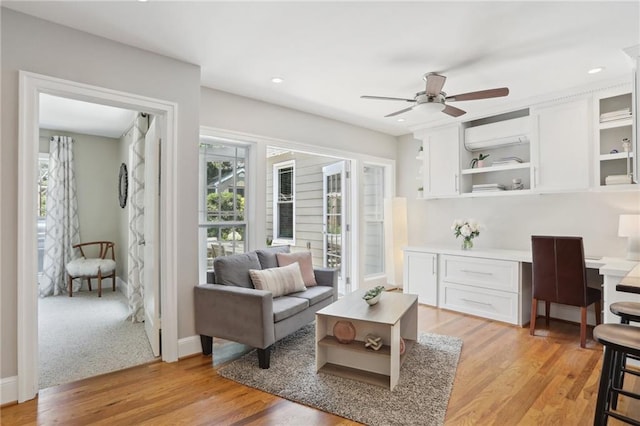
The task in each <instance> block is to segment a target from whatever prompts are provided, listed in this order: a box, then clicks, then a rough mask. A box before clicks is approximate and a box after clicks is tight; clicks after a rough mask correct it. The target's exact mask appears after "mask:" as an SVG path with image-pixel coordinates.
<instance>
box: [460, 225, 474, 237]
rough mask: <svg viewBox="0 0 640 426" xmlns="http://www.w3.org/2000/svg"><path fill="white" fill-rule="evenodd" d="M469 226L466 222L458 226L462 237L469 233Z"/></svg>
mask: <svg viewBox="0 0 640 426" xmlns="http://www.w3.org/2000/svg"><path fill="white" fill-rule="evenodd" d="M471 232H472V231H471V227H470V226H469V225H467V224H464V225H462V228H460V234H461V235H462V236H463V237H468V236H470V235H471Z"/></svg>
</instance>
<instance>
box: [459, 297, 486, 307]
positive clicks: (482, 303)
mask: <svg viewBox="0 0 640 426" xmlns="http://www.w3.org/2000/svg"><path fill="white" fill-rule="evenodd" d="M460 300H462V301H464V302H470V303H477V304H478V305H484V306H493V305H492V304H491V303H486V302H478V301H477V300H471V299H460Z"/></svg>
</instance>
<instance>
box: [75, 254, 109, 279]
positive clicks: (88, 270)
mask: <svg viewBox="0 0 640 426" xmlns="http://www.w3.org/2000/svg"><path fill="white" fill-rule="evenodd" d="M115 269H116V262H115V260H112V259H85V258H84V257H81V258H79V259H75V260H72V261H71V262H69V263H67V273H68V274H69V275H71V276H72V277H97V276H98V270H99V271H100V272H101V273H102V276H105V275H111V273H112V272H113V271H115Z"/></svg>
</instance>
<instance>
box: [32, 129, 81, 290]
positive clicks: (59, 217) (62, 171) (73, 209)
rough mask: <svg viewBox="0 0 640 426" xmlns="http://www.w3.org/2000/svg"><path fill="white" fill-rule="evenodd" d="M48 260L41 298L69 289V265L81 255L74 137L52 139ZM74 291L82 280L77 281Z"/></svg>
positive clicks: (78, 287) (41, 281) (50, 148)
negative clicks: (67, 273) (74, 165)
mask: <svg viewBox="0 0 640 426" xmlns="http://www.w3.org/2000/svg"><path fill="white" fill-rule="evenodd" d="M46 203H47V204H46V232H45V238H44V260H43V266H42V269H43V271H42V277H41V279H40V286H39V291H40V297H45V296H51V295H54V296H57V295H58V294H61V293H64V292H66V291H67V287H66V283H67V279H66V265H67V263H68V262H69V261H70V260H72V259H75V258H76V257H78V256H79V252H78V249H74V248H73V245H74V244H78V243H79V242H80V225H79V220H78V200H77V198H76V178H75V170H74V168H73V139H72V138H70V137H67V136H53V137H52V138H51V140H50V142H49V182H48V185H47V200H46ZM73 285H74V291H76V290H79V289H80V286H81V285H82V283H81V282H80V281H79V280H75V281H74V283H73Z"/></svg>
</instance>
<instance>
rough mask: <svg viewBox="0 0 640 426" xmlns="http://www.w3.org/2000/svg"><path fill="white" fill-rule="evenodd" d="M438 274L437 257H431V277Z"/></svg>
mask: <svg viewBox="0 0 640 426" xmlns="http://www.w3.org/2000/svg"><path fill="white" fill-rule="evenodd" d="M435 274H436V257H435V256H433V257H431V275H435Z"/></svg>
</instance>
